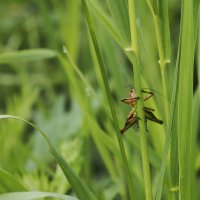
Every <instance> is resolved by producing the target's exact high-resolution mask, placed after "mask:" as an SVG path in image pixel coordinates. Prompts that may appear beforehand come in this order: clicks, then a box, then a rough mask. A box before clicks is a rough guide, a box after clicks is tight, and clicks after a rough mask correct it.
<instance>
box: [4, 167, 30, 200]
mask: <svg viewBox="0 0 200 200" xmlns="http://www.w3.org/2000/svg"><path fill="white" fill-rule="evenodd" d="M17 191H27V189H26V188H25V186H23V184H22V183H20V181H18V180H17V179H16V178H15V177H14V176H13V175H12V174H10V173H8V172H7V171H5V170H3V169H0V193H5V192H17ZM0 199H1V198H0Z"/></svg>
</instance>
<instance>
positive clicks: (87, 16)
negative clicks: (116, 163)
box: [81, 0, 134, 199]
mask: <svg viewBox="0 0 200 200" xmlns="http://www.w3.org/2000/svg"><path fill="white" fill-rule="evenodd" d="M81 2H82V6H83V10H84V13H85V16H86V19H87V24H88V27H89V30H90V35H91V38H92V42H93V45H94V48H95V52H96V56H97V59H98V62H99V67H100V70H101V75H102V78H103V82H104V87H105V90H106V96H107V99H108V102H109V105H110V109H111V113H112V118H113V121H114V126H115V130H116V134H117V139H118V143H119V147H120V151H121V154H122V159H123V164H124V171H125V174H126V179H127V184H128V188H129V194H130V197H131V199H134V193H133V181H132V177H131V174H130V169H129V166H128V162H127V158H126V154H125V149H124V145H123V141H122V137H121V134H120V131H119V125H118V120H117V115H116V111H115V108H114V104H113V100H112V96H111V92H110V88H109V84H108V79H107V76H106V72H105V67H104V63H103V59H102V56H101V52H100V48H99V44H98V42H97V38H96V34H95V31H94V28H93V25H92V20H91V17H90V14H89V11H88V7H87V4H86V2H85V0H81Z"/></svg>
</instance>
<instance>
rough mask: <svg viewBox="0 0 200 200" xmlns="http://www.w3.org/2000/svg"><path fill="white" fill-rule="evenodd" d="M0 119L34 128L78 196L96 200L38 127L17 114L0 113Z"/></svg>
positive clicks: (83, 199) (85, 199)
mask: <svg viewBox="0 0 200 200" xmlns="http://www.w3.org/2000/svg"><path fill="white" fill-rule="evenodd" d="M0 119H16V120H20V121H23V122H25V123H27V124H28V125H30V126H31V127H33V128H34V129H36V130H37V131H38V132H39V133H40V134H41V135H42V136H43V138H44V139H45V140H46V142H47V143H48V146H49V150H50V152H51V154H52V155H53V156H54V158H55V159H56V160H57V162H58V164H59V166H60V167H61V169H62V171H63V172H64V174H65V176H66V178H67V179H68V181H69V182H70V184H71V186H72V188H73V190H74V191H75V193H76V195H77V197H78V198H80V199H81V200H97V198H96V197H95V195H94V194H93V192H92V191H91V190H90V189H89V188H88V187H87V185H86V184H85V183H84V182H83V180H82V179H80V178H79V177H78V176H77V175H76V173H75V172H74V171H73V170H72V168H71V167H70V166H69V164H68V163H67V162H66V161H65V160H64V158H63V157H62V155H61V154H60V153H59V152H58V151H57V149H56V148H55V147H54V145H53V144H52V143H51V141H50V140H49V138H48V137H47V135H46V134H45V133H44V132H43V131H42V130H41V129H40V128H38V127H37V126H36V125H35V124H33V123H31V122H29V121H27V120H25V119H23V118H21V117H17V116H12V115H0Z"/></svg>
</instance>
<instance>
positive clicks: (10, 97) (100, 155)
mask: <svg viewBox="0 0 200 200" xmlns="http://www.w3.org/2000/svg"><path fill="white" fill-rule="evenodd" d="M89 2H90V3H89V8H90V9H91V13H92V16H93V20H94V22H95V23H94V24H95V29H96V33H97V38H98V41H99V44H100V47H101V52H102V55H103V59H104V62H105V66H106V72H107V78H108V81H109V85H110V88H111V92H112V96H113V100H114V104H115V107H116V111H117V116H118V119H119V124H120V127H123V125H124V122H125V119H126V116H127V113H128V112H129V110H130V108H129V107H128V106H126V105H125V104H124V105H123V103H121V102H120V99H122V98H125V97H127V96H128V93H129V91H130V86H131V87H134V81H133V72H132V66H131V63H130V61H129V59H128V58H127V56H126V55H125V53H124V51H123V49H122V48H121V46H120V43H118V42H117V41H119V39H118V36H119V34H118V32H119V30H117V29H114V31H113V32H111V31H112V27H110V28H109V26H108V24H106V23H107V21H106V20H109V22H111V24H114V23H113V22H112V18H111V13H110V10H109V6H108V4H107V1H106V0H101V1H97V0H91V1H89ZM180 7H181V5H180V2H179V1H173V0H171V1H169V17H170V27H171V29H170V31H171V32H170V35H171V48H170V52H171V53H170V61H171V62H170V64H168V66H167V83H168V84H167V87H168V91H167V92H168V95H167V97H166V96H165V97H163V96H162V95H159V94H157V93H156V92H155V94H154V97H153V98H152V99H151V100H148V102H146V103H145V104H147V105H148V106H150V107H153V108H155V109H156V116H158V118H160V119H163V120H164V121H165V115H164V111H163V110H164V101H166V99H167V101H169V102H170V98H171V96H170V94H171V87H172V83H173V74H174V69H175V59H176V52H177V46H178V37H179V25H180V24H179V23H180ZM136 11H137V15H138V21H137V25H138V30H139V31H138V32H139V46H140V56H141V58H140V59H141V65H142V72H141V73H142V86H143V88H149V89H152V90H155V91H157V92H158V93H161V94H163V89H162V84H161V73H160V69H159V67H158V66H159V64H158V59H159V58H158V51H157V44H156V37H155V30H154V27H153V21H152V17H151V14H150V10H149V7H148V5H147V3H146V2H145V1H139V2H137V8H136ZM105 17H106V20H105V19H104V18H105ZM0 21H1V25H0V55H2V56H5V54H6V56H7V57H6V56H5V57H0V87H1V90H0V97H1V98H0V105H1V107H0V112H1V113H2V114H11V115H16V116H20V117H22V118H24V119H27V120H29V121H33V122H34V123H35V124H37V126H38V127H40V128H41V129H42V130H43V131H44V132H45V133H46V134H48V137H49V138H50V139H51V140H52V141H53V143H55V144H56V146H57V148H58V149H59V151H60V152H61V153H62V154H63V155H64V157H65V159H66V160H67V161H68V162H69V163H70V165H71V166H72V168H73V169H74V170H75V171H76V172H77V173H78V174H79V175H80V177H81V178H83V180H84V181H85V182H86V183H87V185H89V186H90V187H92V189H93V190H94V191H95V193H96V194H98V197H99V199H128V197H127V191H126V187H125V186H126V180H125V179H124V173H123V167H122V166H123V165H122V162H121V160H120V153H119V148H118V143H117V139H116V135H115V133H114V128H113V122H112V119H111V114H110V110H109V105H108V102H107V99H106V94H105V89H104V86H103V83H102V78H101V75H100V71H99V68H98V63H97V58H96V56H95V54H94V49H93V46H92V43H91V39H90V36H89V34H88V29H87V26H86V23H85V18H84V16H83V13H82V8H81V3H80V1H75V0H62V1H57V0H41V1H34V0H28V1H26V0H12V1H11V0H1V2H0ZM113 27H115V25H113ZM117 34H118V35H117ZM44 49H45V52H44V51H43V50H44ZM21 50H34V51H27V52H25V53H24V54H23V51H22V54H18V53H20V52H21ZM11 52H15V53H16V54H14V55H13V54H12V53H11ZM1 58H3V59H2V60H3V61H1ZM196 79H197V77H196V75H195V80H194V85H195V86H194V88H195V87H196V85H197V81H196ZM165 124H166V123H164V125H163V126H160V125H157V124H154V123H151V122H150V123H148V124H147V126H148V131H149V133H148V134H147V137H148V142H149V151H150V163H151V169H152V174H153V175H152V176H153V185H154V184H155V183H156V180H157V175H158V174H157V172H158V169H159V166H160V162H161V155H162V150H163V146H164V139H165ZM197 129H198V128H197ZM123 141H124V144H125V148H126V152H127V158H128V162H129V163H130V168H131V170H132V171H131V173H132V175H133V176H134V177H135V179H134V185H135V186H137V188H138V189H137V190H136V191H135V192H136V196H137V197H138V198H136V199H144V187H143V184H144V183H143V173H142V165H141V158H140V152H139V134H138V132H137V127H133V128H131V129H130V130H129V131H127V133H126V134H125V135H124V137H123ZM199 155H200V154H198V156H197V164H196V172H198V173H199V169H200V156H199ZM0 167H1V168H2V169H4V170H6V171H8V172H10V173H11V174H13V175H15V176H16V177H17V178H18V179H19V180H20V182H21V183H23V184H24V185H25V186H26V187H27V188H29V189H30V190H39V191H48V192H57V193H63V194H71V193H73V191H72V189H71V186H70V184H68V182H67V181H66V179H65V177H64V176H63V174H62V172H61V169H60V168H59V166H58V165H57V164H56V162H55V161H54V159H53V157H52V156H51V155H50V153H49V151H48V146H47V144H46V143H45V142H44V140H43V138H42V137H41V136H40V135H39V134H37V133H36V131H35V130H33V129H32V128H30V127H28V126H27V125H26V124H23V123H22V122H19V121H13V120H1V121H0ZM198 182H199V180H198ZM168 187H169V182H168V180H167V178H166V180H165V182H164V192H163V199H168V193H167V191H168ZM0 191H1V189H0ZM4 192H8V191H5V190H3V189H2V191H1V193H4Z"/></svg>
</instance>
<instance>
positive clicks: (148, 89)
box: [142, 88, 169, 101]
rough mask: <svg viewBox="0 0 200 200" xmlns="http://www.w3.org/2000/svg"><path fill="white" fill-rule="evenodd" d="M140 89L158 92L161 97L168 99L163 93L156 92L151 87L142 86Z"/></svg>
mask: <svg viewBox="0 0 200 200" xmlns="http://www.w3.org/2000/svg"><path fill="white" fill-rule="evenodd" d="M142 89H144V90H149V91H152V92H155V93H157V94H159V95H160V96H162V97H163V98H166V99H167V100H168V101H169V99H168V98H167V97H166V96H165V95H164V94H162V93H160V92H158V91H157V90H153V89H149V88H142Z"/></svg>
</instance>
